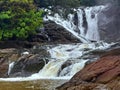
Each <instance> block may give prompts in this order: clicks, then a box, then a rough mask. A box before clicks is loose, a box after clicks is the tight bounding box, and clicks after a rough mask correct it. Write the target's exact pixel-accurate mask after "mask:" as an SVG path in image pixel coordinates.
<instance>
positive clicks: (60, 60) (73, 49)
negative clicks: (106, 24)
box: [0, 6, 114, 81]
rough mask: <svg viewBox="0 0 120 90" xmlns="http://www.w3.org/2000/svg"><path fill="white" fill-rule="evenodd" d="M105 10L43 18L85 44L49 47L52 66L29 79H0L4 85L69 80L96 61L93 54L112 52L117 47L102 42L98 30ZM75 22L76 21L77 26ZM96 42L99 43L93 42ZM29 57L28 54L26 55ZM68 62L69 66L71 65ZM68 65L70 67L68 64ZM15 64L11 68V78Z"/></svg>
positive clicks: (84, 11)
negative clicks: (41, 80)
mask: <svg viewBox="0 0 120 90" xmlns="http://www.w3.org/2000/svg"><path fill="white" fill-rule="evenodd" d="M105 7H106V6H95V7H85V8H78V9H76V10H75V14H68V17H67V19H64V18H63V16H61V15H59V14H58V13H55V14H54V15H51V14H50V12H51V11H50V10H48V11H49V15H47V16H46V17H44V20H51V21H54V22H55V23H57V24H59V25H61V26H63V27H64V28H65V29H66V30H67V31H69V32H70V33H72V34H73V35H74V36H75V37H77V38H78V39H80V40H81V41H82V42H83V43H77V44H58V45H53V46H47V51H48V53H49V54H50V58H49V62H48V63H47V64H46V65H45V66H44V67H43V68H42V69H41V70H40V71H39V72H38V73H35V74H33V75H31V76H29V77H17V78H6V79H3V78H0V80H1V81H2V80H3V81H8V80H11V81H22V80H34V79H41V78H42V79H43V78H44V79H47V78H50V79H51V78H52V79H57V78H58V79H70V78H71V77H72V76H73V75H74V74H75V73H77V72H78V71H80V70H81V69H82V68H83V67H84V66H85V64H86V62H88V61H90V60H91V59H92V60H96V57H92V58H91V57H90V56H89V53H90V52H92V51H101V50H103V51H104V50H106V49H108V48H110V47H111V46H112V45H114V43H111V44H108V43H105V42H103V41H99V40H100V35H99V30H98V14H99V13H100V12H101V11H102V10H103V9H104V8H105ZM75 20H77V21H76V22H75ZM91 41H96V42H91ZM23 54H29V53H27V52H26V53H23ZM68 62H69V63H68ZM67 63H68V64H67ZM13 65H14V63H11V64H10V65H9V70H8V75H9V73H10V71H11V69H12V67H13Z"/></svg>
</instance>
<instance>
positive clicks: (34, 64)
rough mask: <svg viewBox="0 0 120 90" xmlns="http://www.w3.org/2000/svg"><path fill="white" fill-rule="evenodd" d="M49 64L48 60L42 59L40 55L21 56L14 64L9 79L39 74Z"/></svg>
mask: <svg viewBox="0 0 120 90" xmlns="http://www.w3.org/2000/svg"><path fill="white" fill-rule="evenodd" d="M47 62H48V59H46V58H41V57H40V55H39V54H28V55H23V56H21V57H20V58H19V59H18V60H17V61H16V62H15V64H14V66H13V68H12V70H11V72H10V74H9V77H18V76H22V77H26V76H30V75H32V74H33V73H37V72H39V70H40V69H42V68H43V67H44V65H45V64H46V63H47Z"/></svg>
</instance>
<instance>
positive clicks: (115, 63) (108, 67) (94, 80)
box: [58, 49, 120, 90]
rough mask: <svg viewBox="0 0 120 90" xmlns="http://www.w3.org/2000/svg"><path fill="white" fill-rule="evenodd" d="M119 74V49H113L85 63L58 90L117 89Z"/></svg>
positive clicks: (119, 81) (119, 84)
mask: <svg viewBox="0 0 120 90" xmlns="http://www.w3.org/2000/svg"><path fill="white" fill-rule="evenodd" d="M119 75H120V50H119V49H118V50H117V49H115V50H111V51H108V52H107V53H105V55H103V56H102V57H101V58H100V59H98V60H97V61H95V62H92V63H90V64H88V65H86V66H85V68H83V69H82V70H81V71H79V72H78V73H76V74H75V75H74V76H73V78H72V79H71V80H70V81H69V82H67V83H65V84H63V85H62V86H60V87H58V90H103V89H104V90H119V89H118V88H119V87H120V76H119Z"/></svg>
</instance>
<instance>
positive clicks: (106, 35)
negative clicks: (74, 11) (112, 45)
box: [98, 5, 120, 42]
mask: <svg viewBox="0 0 120 90" xmlns="http://www.w3.org/2000/svg"><path fill="white" fill-rule="evenodd" d="M98 18H99V19H98V28H99V32H100V36H101V40H105V41H106V42H116V41H120V37H119V34H120V19H119V18H120V6H117V5H113V6H112V5H109V6H108V7H107V8H106V9H104V10H103V11H102V12H101V13H100V14H99V15H98Z"/></svg>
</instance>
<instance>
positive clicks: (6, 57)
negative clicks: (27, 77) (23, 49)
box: [0, 48, 17, 77]
mask: <svg viewBox="0 0 120 90" xmlns="http://www.w3.org/2000/svg"><path fill="white" fill-rule="evenodd" d="M15 54H16V55H17V50H16V49H14V48H9V49H8V48H7V49H0V77H7V75H8V69H9V62H10V61H12V60H16V58H17V57H15ZM13 55H14V57H13Z"/></svg>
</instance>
